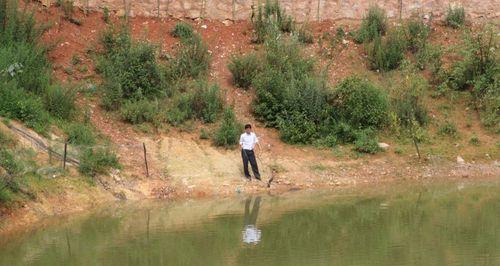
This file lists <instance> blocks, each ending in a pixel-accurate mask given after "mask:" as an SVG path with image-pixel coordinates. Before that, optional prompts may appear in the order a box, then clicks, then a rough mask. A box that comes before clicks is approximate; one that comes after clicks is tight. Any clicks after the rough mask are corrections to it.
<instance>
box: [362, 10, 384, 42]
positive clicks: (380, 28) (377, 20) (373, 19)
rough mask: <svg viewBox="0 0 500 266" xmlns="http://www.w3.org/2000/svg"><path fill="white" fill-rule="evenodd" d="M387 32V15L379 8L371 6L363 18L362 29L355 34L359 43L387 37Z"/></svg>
mask: <svg viewBox="0 0 500 266" xmlns="http://www.w3.org/2000/svg"><path fill="white" fill-rule="evenodd" d="M386 31H387V15H386V14H385V11H384V10H383V9H381V8H380V7H378V6H371V7H370V8H369V9H368V14H367V15H366V16H365V17H364V18H363V21H362V22H361V27H360V29H359V30H358V31H357V32H356V33H355V36H354V40H355V41H356V42H357V43H365V42H371V41H372V40H373V39H375V38H376V37H377V36H382V35H385V32H386Z"/></svg>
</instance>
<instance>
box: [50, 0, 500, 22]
mask: <svg viewBox="0 0 500 266" xmlns="http://www.w3.org/2000/svg"><path fill="white" fill-rule="evenodd" d="M41 1H43V2H50V1H53V0H41ZM259 2H262V3H264V2H265V0H260V1H259V0H75V4H76V5H78V6H83V7H89V8H90V9H102V8H104V7H107V8H109V9H110V10H112V11H116V12H117V13H118V14H119V15H123V14H124V13H126V12H128V13H129V14H130V16H137V15H141V16H157V15H158V11H159V14H160V16H173V17H178V18H181V17H185V18H198V17H204V18H210V19H216V20H224V19H235V20H243V19H248V18H249V17H250V14H251V9H252V6H256V5H258V3H259ZM279 2H280V3H281V5H282V7H284V8H285V10H287V11H288V13H289V14H291V15H293V16H294V17H295V18H296V20H298V21H318V20H336V19H360V18H362V17H363V14H364V13H365V12H366V10H367V9H368V7H369V6H370V5H372V4H378V5H379V6H381V7H382V8H384V9H385V10H386V11H387V14H388V16H389V17H393V18H395V17H399V15H400V12H401V15H402V16H403V17H408V16H409V15H411V14H412V13H413V12H415V11H417V12H420V13H427V14H433V15H434V16H435V17H438V18H439V17H442V15H443V14H444V13H445V12H446V10H447V8H448V7H449V6H455V5H460V6H463V7H464V8H465V9H466V12H467V15H468V16H469V17H470V18H473V19H476V18H498V17H500V0H460V1H450V0H379V1H373V0H358V1H355V0H279ZM158 7H159V9H158Z"/></svg>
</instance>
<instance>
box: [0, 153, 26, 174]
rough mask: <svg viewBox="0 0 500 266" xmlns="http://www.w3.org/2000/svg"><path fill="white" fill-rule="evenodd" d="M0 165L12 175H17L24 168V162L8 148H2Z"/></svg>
mask: <svg viewBox="0 0 500 266" xmlns="http://www.w3.org/2000/svg"><path fill="white" fill-rule="evenodd" d="M0 167H1V168H2V169H4V170H5V172H6V173H7V174H8V175H10V176H16V175H18V174H20V173H21V172H22V171H23V170H24V166H23V164H22V163H21V162H20V161H19V160H17V159H16V158H15V157H14V154H13V153H12V152H10V151H8V150H6V149H0Z"/></svg>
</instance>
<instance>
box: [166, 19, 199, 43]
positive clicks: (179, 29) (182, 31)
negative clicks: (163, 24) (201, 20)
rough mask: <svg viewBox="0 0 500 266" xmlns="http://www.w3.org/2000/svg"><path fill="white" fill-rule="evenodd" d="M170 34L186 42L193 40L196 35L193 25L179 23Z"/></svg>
mask: <svg viewBox="0 0 500 266" xmlns="http://www.w3.org/2000/svg"><path fill="white" fill-rule="evenodd" d="M170 34H171V35H172V36H173V37H176V38H181V39H183V40H186V39H190V38H193V36H194V34H195V33H194V30H193V27H192V26H191V25H189V24H187V23H186V22H179V23H177V24H175V27H174V29H173V30H172V32H171V33H170Z"/></svg>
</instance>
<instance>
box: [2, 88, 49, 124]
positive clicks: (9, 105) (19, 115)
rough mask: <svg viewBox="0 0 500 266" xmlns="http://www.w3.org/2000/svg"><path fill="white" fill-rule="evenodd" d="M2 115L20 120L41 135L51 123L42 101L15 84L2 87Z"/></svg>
mask: <svg viewBox="0 0 500 266" xmlns="http://www.w3.org/2000/svg"><path fill="white" fill-rule="evenodd" d="M0 115H2V116H5V117H7V118H11V119H18V120H20V121H22V122H24V123H25V124H26V126H28V127H30V128H33V129H35V130H36V131H37V132H40V133H45V132H46V131H47V129H48V126H49V122H50V116H49V114H48V113H47V111H46V110H45V108H44V104H43V102H42V100H41V99H40V98H39V97H37V96H35V95H32V94H29V93H26V92H25V91H23V90H22V89H19V88H18V86H17V84H16V83H15V82H9V83H6V84H1V85H0Z"/></svg>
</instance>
